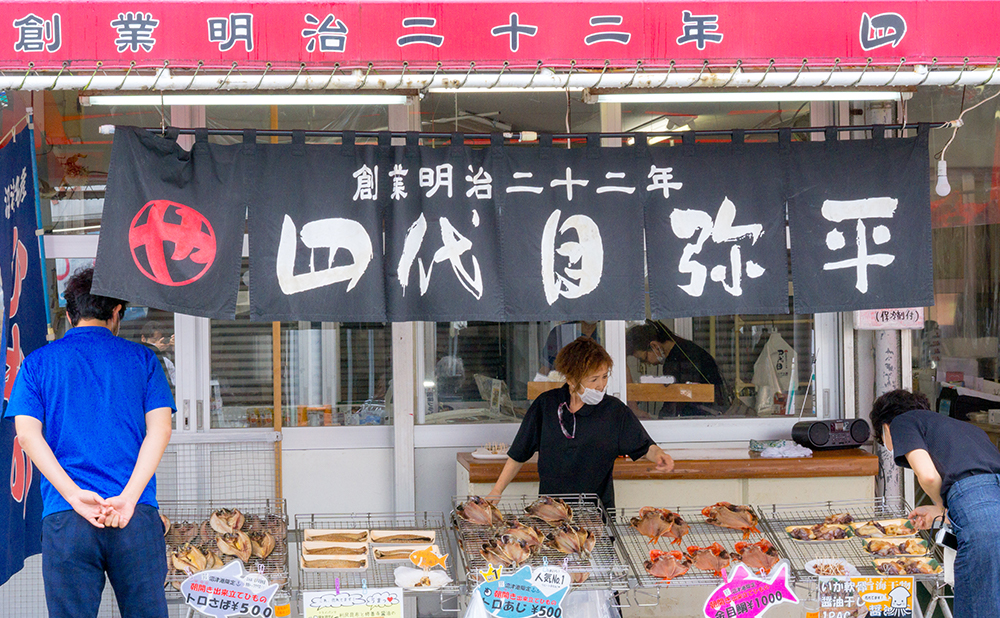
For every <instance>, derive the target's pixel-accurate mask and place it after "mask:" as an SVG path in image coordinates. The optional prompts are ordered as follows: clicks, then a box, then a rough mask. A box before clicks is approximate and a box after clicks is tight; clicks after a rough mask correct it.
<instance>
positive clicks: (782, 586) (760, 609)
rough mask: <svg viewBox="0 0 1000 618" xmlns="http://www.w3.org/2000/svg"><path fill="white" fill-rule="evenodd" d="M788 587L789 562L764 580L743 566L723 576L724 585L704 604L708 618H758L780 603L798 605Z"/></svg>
mask: <svg viewBox="0 0 1000 618" xmlns="http://www.w3.org/2000/svg"><path fill="white" fill-rule="evenodd" d="M798 602H799V600H798V598H797V597H796V596H795V593H794V592H792V589H791V587H790V586H789V585H788V561H787V560H781V561H779V562H778V564H776V565H775V566H774V567H773V568H772V569H771V573H770V574H769V575H767V576H764V577H758V576H756V575H754V574H753V573H751V572H750V569H748V568H747V567H746V566H744V565H743V563H737V564H736V566H734V567H732V568H731V569H728V570H727V571H725V572H724V577H723V580H722V583H721V584H720V585H719V587H718V588H716V589H715V591H714V592H713V593H712V594H711V596H709V597H708V600H707V601H705V609H704V611H705V618H757V616H760V615H761V614H763V613H764V612H766V611H767V610H769V609H770V608H772V607H774V606H775V605H778V604H779V603H796V604H797V603H798Z"/></svg>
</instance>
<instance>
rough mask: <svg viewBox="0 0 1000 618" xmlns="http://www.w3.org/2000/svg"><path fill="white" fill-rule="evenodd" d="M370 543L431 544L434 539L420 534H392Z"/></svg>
mask: <svg viewBox="0 0 1000 618" xmlns="http://www.w3.org/2000/svg"><path fill="white" fill-rule="evenodd" d="M372 541H374V542H377V543H431V542H433V541H434V538H433V537H430V536H425V535H422V534H393V535H389V536H380V537H378V540H377V541H376V540H375V539H372Z"/></svg>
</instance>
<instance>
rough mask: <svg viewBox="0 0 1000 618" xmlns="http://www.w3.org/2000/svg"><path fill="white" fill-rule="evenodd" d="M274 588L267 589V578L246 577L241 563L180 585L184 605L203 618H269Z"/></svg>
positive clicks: (192, 577) (185, 581)
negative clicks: (200, 614)
mask: <svg viewBox="0 0 1000 618" xmlns="http://www.w3.org/2000/svg"><path fill="white" fill-rule="evenodd" d="M277 590H278V584H272V585H270V586H269V585H268V581H267V578H266V577H264V576H263V575H260V574H257V573H247V572H246V570H245V569H244V568H243V563H242V562H240V561H239V560H233V561H232V562H230V563H229V564H227V565H226V566H224V567H222V568H221V569H215V570H212V571H199V572H198V573H195V574H194V575H192V576H190V577H188V578H187V579H185V580H184V582H183V583H182V584H181V594H183V595H184V601H185V602H186V603H187V604H188V605H189V606H190V607H192V608H194V609H196V610H198V611H199V612H201V613H202V614H205V615H206V616H215V618H228V617H229V616H261V617H262V618H271V616H273V615H274V610H273V609H272V608H271V597H273V596H274V593H275V592H277Z"/></svg>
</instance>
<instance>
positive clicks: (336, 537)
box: [307, 530, 368, 543]
mask: <svg viewBox="0 0 1000 618" xmlns="http://www.w3.org/2000/svg"><path fill="white" fill-rule="evenodd" d="M307 538H308V539H309V540H310V541H330V542H332V543H364V542H366V541H367V540H368V531H367V530H359V531H358V532H328V533H325V532H320V531H318V530H314V531H312V533H311V534H309V535H308V536H307Z"/></svg>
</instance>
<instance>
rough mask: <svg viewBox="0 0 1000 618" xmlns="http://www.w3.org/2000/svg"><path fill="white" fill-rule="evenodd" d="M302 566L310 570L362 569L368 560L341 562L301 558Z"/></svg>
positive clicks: (337, 560)
mask: <svg viewBox="0 0 1000 618" xmlns="http://www.w3.org/2000/svg"><path fill="white" fill-rule="evenodd" d="M302 562H303V565H304V566H305V567H306V568H310V569H364V568H367V567H368V560H367V559H363V560H343V559H339V558H310V557H309V556H305V555H303V556H302Z"/></svg>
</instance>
